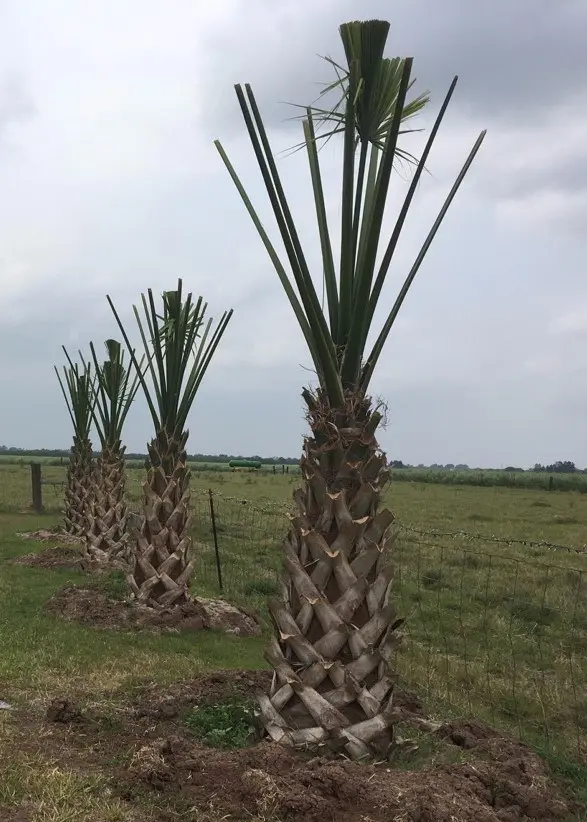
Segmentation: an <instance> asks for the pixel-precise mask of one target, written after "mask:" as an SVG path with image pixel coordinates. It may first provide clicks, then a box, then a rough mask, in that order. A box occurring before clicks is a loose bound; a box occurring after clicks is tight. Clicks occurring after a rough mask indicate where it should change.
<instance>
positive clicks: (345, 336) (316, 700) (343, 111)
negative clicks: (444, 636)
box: [216, 20, 485, 758]
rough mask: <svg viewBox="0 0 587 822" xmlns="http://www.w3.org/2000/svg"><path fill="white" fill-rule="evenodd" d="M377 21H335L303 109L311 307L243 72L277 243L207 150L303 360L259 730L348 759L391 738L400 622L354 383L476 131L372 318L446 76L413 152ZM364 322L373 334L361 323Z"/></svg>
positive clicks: (294, 236)
mask: <svg viewBox="0 0 587 822" xmlns="http://www.w3.org/2000/svg"><path fill="white" fill-rule="evenodd" d="M388 31H389V23H387V22H385V21H380V20H370V21H366V22H351V23H345V24H343V25H342V26H340V35H341V39H342V43H343V47H344V53H345V56H346V67H344V68H342V67H341V66H337V65H336V64H334V65H335V68H336V70H337V80H336V81H335V82H334V83H333V84H332V85H331V86H329V87H328V89H327V91H329V92H334V91H337V90H338V92H339V93H340V100H339V101H338V103H337V104H336V105H334V106H333V107H331V108H330V109H329V108H327V107H322V108H317V107H315V108H307V110H306V113H305V118H304V121H303V131H304V143H303V144H302V145H303V146H305V149H306V151H307V156H308V162H309V167H310V176H311V181H312V189H313V199H314V206H315V211H316V217H317V227H318V236H319V239H320V245H321V252H322V271H321V272H320V274H321V276H322V278H323V282H324V286H325V292H326V303H327V308H326V310H325V311H323V310H322V307H321V303H320V299H319V297H318V294H317V292H316V285H315V282H314V279H313V278H312V275H311V272H310V269H309V265H308V261H307V257H306V255H305V253H304V250H303V248H302V244H301V241H300V237H299V234H298V231H297V228H296V225H295V222H294V219H293V217H292V214H291V211H290V208H289V205H288V201H287V198H286V195H285V193H284V190H283V187H282V183H281V180H280V177H279V173H278V170H277V166H276V163H275V159H274V156H273V153H272V151H271V147H270V144H269V141H268V138H267V133H266V130H265V128H264V125H263V121H262V118H261V115H260V113H259V109H258V107H257V103H256V100H255V97H254V94H253V92H252V90H251V88H250V86H248V85H246V86H245V87H244V88H243V87H241V86H240V85H237V86H236V94H237V97H238V101H239V104H240V107H241V111H242V114H243V117H244V120H245V124H246V127H247V131H248V134H249V137H250V140H251V143H252V147H253V150H254V153H255V156H256V159H257V163H258V165H259V168H260V171H261V174H262V177H263V181H264V183H265V187H266V190H267V194H268V196H269V200H270V202H271V206H272V208H273V212H274V215H275V219H276V221H277V225H278V228H279V234H280V237H281V240H282V241H283V244H284V246H285V251H286V254H287V263H286V262H285V261H283V260H282V259H281V257H280V256H279V254H278V252H277V251H276V249H275V247H274V245H273V243H272V241H271V239H270V237H269V235H268V233H267V232H266V230H265V228H264V227H263V225H262V223H261V221H260V219H259V217H258V215H257V212H256V210H255V208H254V206H253V204H252V203H251V201H250V199H249V197H248V195H247V193H246V191H245V188H244V187H243V185H242V183H241V181H240V179H239V177H238V175H237V173H236V171H235V170H234V168H233V166H232V165H231V163H230V161H229V159H228V157H227V155H226V152H225V151H224V149H223V147H222V145H221V144H220V143H219V142H218V141H216V146H217V148H218V151H219V152H220V155H221V157H222V159H223V161H224V163H225V165H226V167H227V169H228V172H229V173H230V175H231V177H232V180H233V181H234V183H235V185H236V187H237V189H238V192H239V193H240V195H241V198H242V200H243V202H244V204H245V206H246V208H247V210H248V213H249V215H250V217H251V218H252V220H253V223H254V225H255V227H256V229H257V231H258V233H259V235H260V237H261V240H262V241H263V243H264V245H265V248H266V249H267V251H268V253H269V256H270V259H271V262H272V263H273V266H274V268H275V270H276V272H277V275H278V277H279V279H280V281H281V283H282V286H283V288H284V290H285V292H286V294H287V297H288V299H289V301H290V304H291V306H292V308H293V311H294V313H295V316H296V319H297V321H298V323H299V326H300V328H301V330H302V333H303V335H304V339H305V341H306V344H307V346H308V350H309V352H310V356H311V358H312V362H313V365H314V368H315V371H316V375H317V379H318V387H317V389H316V390H313V391H312V390H309V389H304V391H303V398H304V400H305V403H306V406H307V420H308V423H309V427H310V435H309V436H307V437H306V438H305V440H304V447H303V456H302V458H301V469H302V477H303V488H302V489H300V490H299V491H296V492H295V493H294V500H295V504H296V507H297V514H296V515H295V516H294V517H293V518H292V521H291V529H290V532H289V535H288V537H287V539H286V541H285V544H284V552H285V560H284V566H285V574H286V577H285V580H286V586H285V587H286V591H285V597H284V599H279V598H274V599H271V600H270V601H269V609H270V613H271V616H272V619H273V622H274V624H275V628H276V636H275V638H274V639H273V641H272V642H271V644H270V645H269V647H268V650H267V652H266V658H267V660H268V661H269V663H270V664H271V666H272V667H273V668H274V671H275V676H274V685H273V687H272V689H271V693H270V695H269V696H267V695H264V694H259V702H260V707H261V714H262V719H263V722H264V725H265V728H266V730H267V732H268V733H269V735H270V736H271V737H272V738H273V739H274V740H276V741H280V742H282V743H284V744H286V745H290V746H294V747H298V746H303V747H307V746H319V745H324V744H325V745H328V746H330V747H331V748H333V749H344V751H345V753H346V755H348V756H350V757H352V758H361V757H365V756H369V755H377V756H382V755H383V756H385V755H387V754H388V753H389V752H390V750H391V748H392V746H393V743H394V734H393V727H394V721H395V714H394V709H393V684H392V676H391V675H390V663H391V661H392V657H393V653H394V649H395V647H396V645H397V642H398V640H399V635H398V632H397V629H398V628H399V626H400V625H401V623H402V621H403V620H402V619H400V618H399V617H398V615H397V612H396V608H395V606H394V605H393V603H392V602H391V600H390V590H391V584H392V578H393V571H392V567H391V564H390V545H391V524H392V521H393V514H392V513H391V512H390V511H389V510H387V509H385V510H379V503H380V499H381V494H382V490H383V489H384V487H385V485H386V483H387V482H388V481H389V476H390V474H389V470H388V465H387V460H386V457H385V454H383V453H382V452H381V450H380V448H379V446H378V444H377V439H376V433H377V428H378V426H379V424H380V422H381V420H382V409H381V407H380V405H379V404H374V403H373V402H372V400H371V398H370V396H369V386H370V383H371V379H372V377H373V373H374V371H375V369H376V367H377V363H378V360H379V357H380V355H381V352H382V350H383V347H384V344H385V341H386V339H387V337H388V334H389V332H390V330H391V328H392V326H393V324H394V321H395V319H396V317H397V315H398V311H399V309H400V307H401V305H402V302H403V300H404V298H405V296H406V294H407V292H408V289H409V287H410V285H411V284H412V282H413V280H414V277H415V275H416V273H417V271H418V269H419V268H420V265H421V263H422V261H423V259H424V257H425V255H426V252H427V251H428V248H429V246H430V244H431V242H432V240H433V238H434V236H435V234H436V232H437V231H438V228H439V226H440V224H441V222H442V220H443V218H444V216H445V214H446V212H447V210H448V208H449V206H450V203H451V201H452V199H453V197H454V196H455V194H456V192H457V190H458V188H459V186H460V184H461V182H462V180H463V178H464V176H465V174H466V172H467V170H468V169H469V166H470V165H471V163H472V161H473V158H474V157H475V154H476V153H477V151H478V149H479V147H480V145H481V142H482V140H483V137H484V134H485V133H484V132H482V133H481V134H480V136H479V138H478V139H477V141H476V143H475V145H474V147H473V149H472V151H471V153H470V154H469V156H468V158H467V160H466V162H465V164H464V166H463V167H462V170H461V171H460V173H459V175H458V177H457V179H456V182H455V183H454V185H453V187H452V189H451V191H450V193H449V194H448V197H447V199H446V201H445V203H444V205H443V206H442V208H441V209H440V213H439V215H438V217H437V219H436V221H435V222H434V224H433V226H432V228H431V229H430V232H429V233H428V236H427V238H426V240H425V242H424V244H423V246H422V247H421V249H420V251H419V252H418V254H417V255H416V258H415V261H414V264H413V266H412V267H411V269H410V271H409V272H408V274H407V277H406V279H405V282H404V284H403V286H402V288H401V289H400V291H399V294H398V296H397V299H396V300H395V303H394V305H393V307H392V309H391V311H390V312H389V314H388V315H387V318H386V319H385V321H384V322H383V325H382V326H381V327H380V328H379V329H376V328H374V327H373V326H374V323H373V318H374V314H375V310H376V308H377V307H378V304H379V298H380V295H381V291H382V287H383V285H384V283H385V280H386V276H387V273H388V270H389V266H390V263H391V261H392V258H393V255H394V252H395V249H396V247H397V242H398V240H399V237H400V234H401V230H402V228H403V225H404V222H405V219H406V216H407V214H408V211H409V208H410V205H411V202H412V198H413V196H414V193H415V191H416V188H417V186H418V182H419V181H420V178H421V176H422V172H423V170H424V168H425V163H426V161H427V159H428V155H429V153H430V149H431V147H432V144H433V142H434V139H435V137H436V134H437V131H438V129H439V126H440V124H441V121H442V119H443V116H444V113H445V111H446V108H447V106H448V103H449V100H450V98H451V96H452V93H453V91H454V87H455V83H456V78H455V80H454V81H453V83H452V85H451V86H450V89H449V92H448V94H447V96H446V98H445V100H444V102H443V104H442V106H441V109H440V113H439V114H438V117H437V119H436V121H435V123H434V126H433V128H432V131H431V133H430V136H429V138H428V141H427V143H426V145H425V147H424V150H423V152H422V156H421V157H420V159H419V160H416V158H413V157H412V156H411V155H410V154H409V153H408V152H406V151H405V150H403V149H402V148H400V146H399V145H398V143H399V140H400V137H401V135H402V134H403V133H404V132H405V130H406V129H405V126H404V124H405V121H406V119H408V118H409V117H411V116H412V115H413V114H415V113H416V112H417V111H418V110H419V109H420V108H422V106H423V105H425V103H426V101H427V98H426V96H421V97H419V98H415V99H413V100H411V101H409V102H408V100H407V95H408V91H409V89H410V86H411V81H410V77H411V71H412V59H411V58H401V59H400V58H395V59H387V58H385V57H384V49H385V45H386V40H387V35H388ZM316 123H319V124H322V125H325V126H326V128H327V129H328V130H327V131H326V133H325V134H323V136H324V137H325V138H327V139H332V138H334V137H335V135H336V134H338V133H340V134H342V135H343V141H344V142H343V167H342V196H341V201H340V206H341V208H340V210H341V215H342V222H341V233H340V256H339V261H338V265H337V264H336V263H335V252H334V249H333V245H332V242H331V239H330V227H329V224H328V220H327V207H326V198H325V193H324V189H323V184H322V176H321V169H320V162H319V155H318V149H317V140H318V137H317V130H316V127H315V124H316ZM406 160H407V161H408V162H411V163H412V164H413V176H412V179H411V182H410V184H409V187H408V190H407V194H406V197H405V199H404V201H403V205H402V206H401V208H400V210H399V215H398V217H397V220H396V222H395V226H394V228H393V230H392V232H391V236H390V238H389V239H388V240H387V241H385V243H382V228H383V218H384V213H385V206H386V200H387V193H388V188H389V184H390V179H391V174H392V170H393V168H394V166H396V165H397V163H398V161H406ZM371 333H374V334H376V337H375V342H374V344H373V346H372V348H370V349H368V348H367V342H368V337H369V336H370V334H371Z"/></svg>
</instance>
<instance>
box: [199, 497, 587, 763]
mask: <svg viewBox="0 0 587 822" xmlns="http://www.w3.org/2000/svg"><path fill="white" fill-rule="evenodd" d="M213 500H214V503H213V504H214V515H215V521H216V540H217V543H216V546H215V545H214V535H213V528H212V522H211V514H210V500H209V498H208V496H207V495H197V496H196V497H195V498H194V500H193V503H194V535H195V539H196V541H197V544H196V548H197V550H198V556H199V565H198V568H199V570H198V574H197V580H196V583H195V584H196V588H197V590H201V591H203V592H204V591H205V592H218V591H219V590H220V589H219V580H218V572H217V567H216V553H215V552H216V549H217V552H218V555H219V558H220V565H221V571H222V585H223V589H222V593H223V595H224V596H227V597H232V598H234V599H236V600H240V601H243V602H247V603H249V604H253V605H254V606H255V607H258V608H259V609H263V606H264V601H265V598H266V597H267V596H268V595H271V594H275V593H278V592H279V582H280V568H281V551H280V545H281V542H282V540H283V537H284V536H285V532H286V529H287V526H288V523H287V520H286V517H285V516H284V513H285V512H284V508H283V506H281V507H280V506H276V505H275V506H272V505H267V506H263V507H259V506H256V505H255V504H253V503H251V502H249V501H247V500H239V499H235V498H230V497H224V496H222V495H217V494H215V495H214V496H213ZM426 536H427V535H426V533H425V532H416V529H413V528H410V527H405V528H404V527H402V526H401V525H399V526H398V527H397V538H396V541H395V544H394V548H393V560H394V564H395V577H394V596H395V599H396V602H397V605H398V608H399V610H400V613H401V614H402V615H403V616H405V617H406V633H407V636H406V641H405V642H404V643H403V647H402V649H401V650H400V652H399V653H398V657H397V660H396V665H397V671H398V673H399V676H400V679H401V680H402V682H403V684H404V686H406V687H409V688H410V689H412V690H414V691H416V692H417V693H418V694H420V695H421V696H422V697H423V698H424V700H425V702H426V704H427V705H428V706H429V707H432V708H433V709H434V706H437V707H438V710H439V712H440V711H446V710H447V709H448V710H449V711H451V712H454V713H455V714H459V715H463V714H464V715H468V716H474V717H479V718H482V719H484V720H485V721H487V722H489V723H490V724H492V725H494V726H496V727H500V728H503V729H504V730H508V731H510V732H513V733H516V734H517V735H518V736H519V737H520V738H521V739H522V740H524V741H526V742H529V743H532V744H535V745H538V746H542V747H545V748H553V749H555V750H563V749H564V750H566V751H569V752H574V753H576V754H577V755H585V754H586V753H587V570H586V569H587V566H586V568H585V569H581V568H575V567H572V566H570V565H568V566H565V565H557V564H555V563H552V562H544V561H538V560H536V559H533V558H528V559H521V558H519V557H517V556H515V557H514V556H509V555H508V553H507V551H502V552H500V553H498V552H496V551H494V552H489V551H485V550H478V549H476V548H475V546H474V545H473V544H472V542H471V540H470V535H469V534H466V533H464V532H460V533H458V534H455V535H451V538H450V539H451V541H450V543H449V544H442V543H441V542H439V541H438V537H437V536H436V538H435V535H429V536H428V538H426ZM511 542H512V540H510V541H509V543H511ZM521 544H523V542H522V543H521ZM562 547H563V548H565V547H566V546H562ZM546 556H549V555H546ZM549 558H550V557H549Z"/></svg>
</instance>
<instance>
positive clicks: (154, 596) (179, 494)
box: [127, 431, 195, 610]
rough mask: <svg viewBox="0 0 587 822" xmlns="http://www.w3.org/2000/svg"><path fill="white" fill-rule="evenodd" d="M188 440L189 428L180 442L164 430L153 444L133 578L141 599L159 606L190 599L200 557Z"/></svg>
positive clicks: (130, 580)
mask: <svg viewBox="0 0 587 822" xmlns="http://www.w3.org/2000/svg"><path fill="white" fill-rule="evenodd" d="M187 439H188V434H187V432H186V433H184V434H183V436H182V437H181V439H180V440H179V441H174V440H173V439H170V438H169V437H168V436H167V434H166V433H165V432H164V431H160V432H159V433H158V435H157V436H156V437H155V439H154V440H152V442H151V443H149V446H148V449H149V466H148V468H147V478H146V480H145V481H144V483H143V492H144V495H145V503H144V518H143V523H142V527H141V531H140V535H139V538H138V542H137V545H136V550H135V552H134V568H133V572H132V573H131V574H129V575H128V577H127V580H128V584H129V585H130V587H131V590H132V591H133V593H134V595H135V597H136V599H137V601H138V602H140V603H143V604H146V605H149V606H150V607H152V608H155V609H158V610H162V609H165V608H171V607H172V606H176V605H184V604H187V603H188V602H189V599H190V597H189V590H188V589H189V584H190V580H191V577H192V575H193V573H194V569H195V561H194V559H190V555H191V546H192V540H191V537H190V536H189V525H190V517H189V512H188V505H189V498H190V494H189V483H190V474H191V472H190V469H189V467H188V464H187V452H186V442H187Z"/></svg>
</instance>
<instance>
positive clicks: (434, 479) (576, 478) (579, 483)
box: [0, 454, 587, 494]
mask: <svg viewBox="0 0 587 822" xmlns="http://www.w3.org/2000/svg"><path fill="white" fill-rule="evenodd" d="M31 460H34V461H35V462H39V463H41V465H44V466H46V467H62V466H63V465H64V464H65V463H66V461H67V457H66V456H65V457H54V456H38V457H29V456H24V455H23V456H19V455H15V454H0V466H3V467H7V466H9V465H16V466H19V467H21V468H24V467H25V466H28V464H29V463H30V462H31ZM127 465H128V467H129V468H139V469H140V468H142V467H143V465H144V459H143V460H139V459H130V458H129V459H127ZM191 465H192V468H193V470H194V472H196V473H200V472H204V473H206V472H209V473H225V472H228V471H231V470H232V469H231V468H230V466H229V464H228V463H227V462H202V461H198V462H196V461H192V462H191ZM273 467H274V466H272V465H265V464H264V465H262V466H261V468H260V469H259V470H258V471H257V472H255V473H258V474H260V475H266V474H271V475H272V474H273ZM282 467H283V466H281V465H276V466H275V471H276V472H277V473H281V470H282ZM287 470H288V473H289V474H297V473H298V471H299V469H298V466H297V465H289V466H287ZM392 476H393V480H394V482H410V483H413V482H417V483H426V484H433V485H454V486H461V485H466V486H475V487H476V486H479V487H482V488H491V487H494V486H496V487H500V488H517V489H527V490H534V491H548V490H550V491H579V492H580V493H582V494H587V473H584V472H582V471H576V472H575V473H553V474H549V473H547V472H544V471H541V472H538V471H504V470H498V469H480V468H470V469H466V470H456V469H454V470H447V469H443V468H438V469H436V468H393V469H392Z"/></svg>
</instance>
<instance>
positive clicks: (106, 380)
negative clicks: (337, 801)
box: [80, 340, 144, 448]
mask: <svg viewBox="0 0 587 822" xmlns="http://www.w3.org/2000/svg"><path fill="white" fill-rule="evenodd" d="M105 347H106V353H107V359H106V360H104V361H103V362H102V363H100V362H99V361H98V356H97V354H96V349H95V348H94V343H90V351H91V355H92V360H93V363H94V369H95V374H96V386H95V403H94V410H93V415H92V416H93V419H94V423H95V425H96V430H97V431H98V436H99V438H100V442H101V444H102V448H104V447H106V446H110V447H112V446H113V445H115V444H116V443H117V442H119V441H120V439H121V436H122V428H123V426H124V422H125V420H126V417H127V414H128V412H129V410H130V407H131V405H132V403H133V401H134V399H135V397H136V394H137V391H138V389H139V385H140V381H139V373H134V374H133V373H132V371H131V369H130V368H127V367H126V365H125V362H124V351H123V350H122V346H121V344H120V342H118V340H106V342H105ZM80 356H81V354H80ZM133 356H134V351H133V352H132V355H131V362H132V361H133V359H132V358H133ZM137 367H138V369H139V372H142V371H143V370H144V357H143V358H142V359H141V360H140V362H138V363H137Z"/></svg>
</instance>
